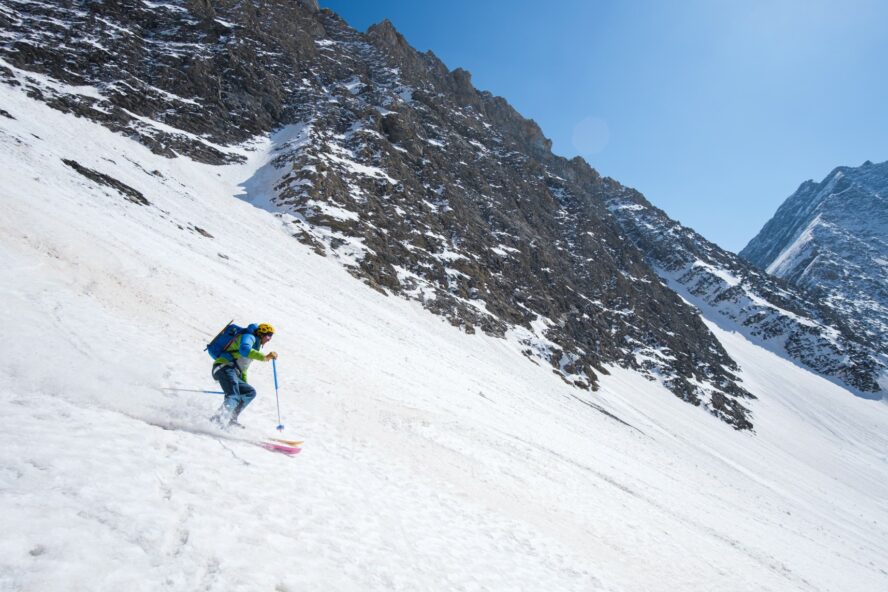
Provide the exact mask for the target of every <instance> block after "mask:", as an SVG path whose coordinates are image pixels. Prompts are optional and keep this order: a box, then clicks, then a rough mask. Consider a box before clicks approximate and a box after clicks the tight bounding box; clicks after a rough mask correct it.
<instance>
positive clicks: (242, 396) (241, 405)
mask: <svg viewBox="0 0 888 592" xmlns="http://www.w3.org/2000/svg"><path fill="white" fill-rule="evenodd" d="M238 392H239V396H238V405H237V408H236V409H235V413H234V415H232V419H233V420H236V419H237V416H238V415H240V414H241V411H243V410H244V409H245V408H246V407H247V405H249V404H250V403H251V402H252V401H253V399H255V398H256V389H254V388H253V387H252V386H250V385H249V384H247V383H246V382H243V381H242V380H238Z"/></svg>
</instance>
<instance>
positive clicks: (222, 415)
mask: <svg viewBox="0 0 888 592" xmlns="http://www.w3.org/2000/svg"><path fill="white" fill-rule="evenodd" d="M273 335H274V327H272V326H271V325H269V324H268V323H261V324H259V325H250V326H249V327H247V329H246V331H245V332H244V333H241V334H240V335H238V336H237V337H236V338H235V339H233V340H232V341H231V343H230V344H229V345H228V347H227V348H226V349H225V351H224V352H223V353H222V354H221V355H220V356H219V357H218V358H216V359H215V360H214V361H213V378H214V379H215V380H216V381H217V382H218V383H219V384H220V385H222V390H223V391H224V392H225V400H224V401H223V402H222V407H221V408H220V409H219V411H218V412H217V413H216V414H215V415H214V416H213V417H212V418H210V419H211V421H213V423H215V424H217V425H218V426H220V427H223V428H227V427H228V426H237V427H241V428H242V427H243V426H242V425H241V424H240V423H238V421H237V418H238V416H239V415H240V414H241V412H242V411H243V410H244V408H245V407H246V406H247V405H249V404H250V402H251V401H252V400H253V399H254V398H255V397H256V389H254V388H253V387H252V386H250V385H249V384H247V369H248V368H249V367H250V363H251V362H252V361H253V360H261V361H263V362H267V361H269V360H276V359H277V357H278V355H277V352H269V353H268V354H263V353H262V352H261V351H259V350H260V349H261V348H262V346H263V345H265V344H266V343H268V342H269V341H271V338H272V336H273Z"/></svg>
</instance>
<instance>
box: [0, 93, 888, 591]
mask: <svg viewBox="0 0 888 592" xmlns="http://www.w3.org/2000/svg"><path fill="white" fill-rule="evenodd" d="M0 104H2V105H3V109H4V110H6V111H7V112H8V113H9V114H10V115H11V116H12V117H14V119H10V118H6V117H2V116H0V143H2V150H0V171H2V173H0V175H2V182H0V206H2V211H3V216H0V237H2V239H0V278H2V281H0V304H2V306H0V313H2V316H0V320H2V323H3V326H4V329H5V334H6V341H5V342H6V344H7V348H6V350H5V351H4V355H3V356H2V357H0V375H2V376H3V382H2V386H0V404H2V408H3V413H2V414H0V504H2V507H3V513H2V525H3V530H2V532H3V534H2V535H0V590H4V591H6V590H16V591H41V592H42V591H47V590H91V591H104V590H109V591H110V590H113V591H115V592H117V591H119V590H122V589H123V590H128V591H140V590H182V591H192V590H210V591H226V592H228V591H238V590H243V591H256V590H267V591H275V592H295V591H302V590H362V591H363V590H411V591H413V590H509V591H512V590H558V591H571V590H577V591H580V590H582V591H599V590H601V591H604V590H613V591H617V590H624V591H633V592H634V591H660V590H662V591H667V590H668V591H698V590H720V591H726V590H727V591H732V590H738V591H739V590H773V591H787V590H806V591H826V590H835V591H842V592H846V591H860V592H873V591H876V590H886V589H888V560H886V553H885V548H886V546H888V545H886V543H888V458H886V450H888V406H886V405H885V404H884V403H882V402H874V401H866V400H863V399H860V398H857V397H854V396H851V395H850V394H849V393H848V392H847V391H845V390H843V389H842V388H840V387H838V386H836V385H834V384H832V383H830V382H828V381H826V380H824V379H822V378H819V377H817V376H815V375H813V374H811V373H809V372H807V371H805V370H803V369H801V368H799V367H797V366H795V365H793V364H791V363H790V362H787V361H786V360H783V359H780V358H779V357H778V356H776V355H774V354H773V353H771V352H768V351H766V350H764V349H762V348H760V347H758V346H756V345H755V344H752V343H750V342H749V341H747V340H746V339H745V338H744V337H743V336H742V335H740V334H738V333H731V332H727V331H725V330H723V329H721V328H720V327H719V326H718V325H716V324H710V328H711V329H712V331H713V332H714V333H715V334H716V335H717V336H718V337H719V339H721V341H722V342H723V344H724V345H725V347H726V348H727V350H728V352H729V353H730V354H731V356H732V357H734V359H736V360H737V361H738V362H739V363H740V364H741V366H742V367H743V372H742V377H743V380H744V384H745V386H746V387H747V388H748V389H749V390H751V391H752V392H754V393H755V394H756V395H758V396H759V399H758V400H757V401H754V402H753V403H752V405H753V410H754V412H755V423H756V426H757V433H755V434H750V433H740V432H736V431H734V430H731V429H730V428H729V427H727V426H726V425H725V424H724V423H722V422H720V421H718V420H717V419H715V418H712V417H711V416H709V415H708V414H707V413H705V412H704V411H702V410H700V409H695V408H694V407H692V406H689V405H688V404H687V403H685V402H683V401H680V400H679V399H677V398H676V397H674V396H673V395H672V394H671V393H669V392H667V391H666V390H665V389H663V388H662V387H661V386H658V385H657V384H656V383H654V382H649V381H647V380H645V379H643V378H642V377H640V376H639V375H637V374H634V373H632V372H628V371H625V370H622V369H619V368H612V369H611V374H610V375H609V376H605V377H603V379H602V389H601V391H599V392H597V393H588V392H585V391H581V390H578V389H575V388H571V387H569V386H568V385H566V384H565V383H564V382H563V381H562V380H561V379H560V378H558V377H557V376H555V375H554V374H553V373H552V371H551V368H544V367H541V366H537V365H536V364H534V363H531V362H530V361H528V359H527V358H525V357H524V356H523V355H522V353H521V350H522V348H523V347H524V346H522V344H521V343H520V340H518V339H514V338H513V339H509V340H500V339H494V338H490V337H486V336H483V335H473V336H468V335H466V334H464V333H463V332H461V331H459V330H457V329H455V328H453V327H451V326H450V325H449V324H448V323H446V321H444V320H443V319H442V318H440V317H437V316H433V315H431V314H430V313H428V312H427V311H425V310H423V309H422V308H421V306H420V305H419V303H416V302H411V301H406V300H402V299H400V298H389V297H385V296H384V295H382V294H380V293H378V292H376V291H374V290H372V289H370V288H369V287H367V286H365V285H364V284H362V283H361V282H359V281H357V280H355V279H354V278H353V277H352V276H350V275H349V274H348V273H347V272H346V271H345V270H344V269H343V268H342V267H341V266H340V265H339V264H338V263H337V262H336V261H334V260H332V259H328V258H323V257H320V256H318V255H315V254H314V253H313V252H312V251H311V250H310V249H308V248H307V247H305V246H304V245H302V244H301V243H299V242H297V241H296V240H294V239H293V238H292V237H291V236H290V235H291V233H292V231H291V226H292V224H293V223H294V222H293V221H292V220H286V219H285V218H284V217H282V216H280V215H275V214H274V213H270V212H268V211H265V210H263V209H261V208H258V207H255V206H254V205H252V204H251V203H250V198H249V195H247V196H245V195H244V194H245V192H247V193H248V194H250V193H252V192H255V193H256V195H257V196H260V198H259V201H262V200H263V199H264V195H263V193H262V192H263V191H267V188H265V189H263V188H262V187H259V186H256V185H255V184H256V183H257V179H256V178H255V175H254V174H255V172H256V171H257V170H259V169H260V168H261V167H262V166H263V165H265V164H266V163H267V162H268V161H269V160H270V159H271V158H272V157H273V155H274V154H273V150H272V147H271V145H270V144H269V143H268V142H267V141H260V142H256V143H254V144H252V145H250V146H245V147H243V149H242V153H243V154H244V156H246V157H247V162H245V163H243V164H238V165H230V166H226V167H212V166H208V165H200V164H195V163H193V162H190V161H188V160H186V159H183V158H179V159H174V160H168V159H164V158H161V157H158V156H156V155H153V154H151V153H150V152H149V151H148V150H147V149H145V148H144V147H142V146H141V145H139V144H136V143H135V142H133V141H130V140H127V139H126V138H124V137H122V136H119V135H115V134H113V133H111V132H109V131H107V130H105V129H104V128H101V127H98V126H97V125H95V124H92V123H90V122H88V121H86V120H84V119H77V118H73V117H69V116H66V115H63V114H61V113H59V112H56V111H53V110H51V109H49V108H47V107H45V106H44V105H42V104H40V103H37V102H35V101H33V100H31V99H28V98H26V97H25V96H24V95H22V94H20V93H19V92H18V91H15V90H14V89H11V88H9V87H7V86H0ZM84 147H88V150H85V149H84ZM62 159H74V160H77V161H78V162H79V163H80V164H81V165H83V166H85V167H88V168H91V169H94V170H97V171H100V172H102V173H104V174H107V175H110V176H112V177H114V178H115V179H118V180H119V181H121V182H123V183H126V184H127V185H130V186H131V187H133V188H135V189H137V190H139V191H141V192H142V193H143V194H144V195H145V197H146V198H147V199H148V200H149V201H150V202H151V204H152V205H151V206H138V205H135V204H133V203H131V202H128V201H126V200H124V199H123V198H122V197H121V196H120V195H118V194H117V193H116V192H115V191H114V190H112V189H110V188H108V187H104V186H100V185H97V184H95V183H94V182H93V181H91V180H89V179H86V178H85V177H82V176H81V175H79V174H78V173H77V172H76V171H75V170H74V169H72V168H70V167H68V166H66V165H65V164H63V163H62ZM247 180H252V183H253V185H251V186H250V187H249V188H247V187H246V186H245V183H246V181H247ZM265 195H267V194H265ZM235 196H237V197H241V198H243V199H237V198H236V197H235ZM194 227H200V228H202V229H204V230H205V231H206V232H208V233H210V234H211V235H212V236H213V237H214V238H208V237H206V236H204V235H202V234H201V233H199V232H196V231H194V230H192V229H193V228H194ZM232 317H234V318H235V319H236V320H237V321H240V322H250V321H265V322H271V323H273V324H274V325H275V326H276V328H277V331H278V332H277V334H276V336H275V338H274V340H273V341H272V344H271V345H272V349H274V350H276V351H278V352H279V353H280V360H279V364H278V368H279V379H280V395H281V412H282V414H283V421H284V423H285V424H286V426H287V429H286V430H285V431H284V435H285V436H287V437H292V438H300V439H301V438H305V439H306V445H305V450H304V451H303V453H302V454H300V455H299V456H297V457H293V458H289V457H285V456H282V455H276V454H273V453H270V452H268V451H265V450H262V449H260V448H258V447H256V446H253V445H252V444H250V442H249V440H250V439H252V438H258V437H262V436H267V435H272V434H273V433H274V426H275V425H276V424H277V416H276V408H275V399H274V388H273V382H272V378H271V372H270V368H269V367H268V366H266V365H263V364H261V363H258V362H257V363H255V364H254V366H253V367H252V369H251V380H252V381H253V382H254V384H255V385H256V387H257V388H258V390H259V396H258V398H257V400H256V402H255V403H254V404H253V406H251V407H250V408H249V409H248V410H247V411H246V412H245V413H244V415H243V420H244V421H245V423H246V424H248V426H249V427H248V430H246V431H244V432H239V433H231V434H222V433H219V432H216V431H214V430H213V429H212V428H211V427H210V425H209V423H208V422H207V419H206V418H207V417H208V416H209V415H210V414H211V413H212V412H213V411H214V410H215V408H216V406H217V405H218V404H219V399H218V398H217V397H215V396H214V395H205V394H200V393H190V392H180V393H173V392H169V391H163V390H161V389H162V388H164V387H181V388H188V389H200V388H217V387H216V385H215V384H214V383H213V382H212V381H211V380H210V377H209V359H208V358H207V357H206V354H205V353H203V352H202V351H201V350H202V348H203V344H204V343H205V342H206V340H207V339H208V338H209V337H210V336H211V334H212V333H214V332H215V330H217V329H218V328H220V327H221V326H222V325H224V324H225V322H227V321H228V320H229V319H230V318H232Z"/></svg>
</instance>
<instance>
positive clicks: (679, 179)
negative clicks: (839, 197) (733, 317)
mask: <svg viewBox="0 0 888 592" xmlns="http://www.w3.org/2000/svg"><path fill="white" fill-rule="evenodd" d="M321 6H323V7H327V8H331V9H333V10H334V11H336V12H337V13H338V14H339V15H340V16H342V17H343V18H344V19H345V20H346V21H347V22H348V23H349V24H350V25H352V26H353V27H355V28H357V29H359V30H361V31H365V30H366V29H367V27H368V26H369V25H371V24H372V23H375V22H379V21H381V20H382V19H384V18H388V19H389V20H390V21H392V23H393V24H394V25H395V27H396V28H397V29H398V30H399V31H400V32H401V33H402V34H403V35H404V36H405V37H406V38H407V41H408V42H409V43H410V44H411V45H412V46H414V47H415V48H417V49H419V50H420V51H425V50H428V49H430V50H432V51H433V52H434V53H435V54H436V55H437V56H438V57H439V58H441V60H442V61H443V62H444V63H445V64H447V66H448V67H449V68H451V69H453V68H457V67H461V68H465V69H466V70H468V71H470V72H471V73H472V81H473V83H474V85H475V86H476V87H477V88H479V89H481V90H489V91H491V92H492V93H494V94H496V95H501V96H503V97H505V98H506V99H507V100H508V101H509V102H510V103H511V104H512V105H513V106H514V107H515V108H516V109H517V110H518V111H519V112H521V113H522V114H523V115H524V116H526V117H529V118H531V119H534V120H536V121H537V123H539V124H540V127H542V129H543V133H544V134H545V135H546V136H547V137H549V138H551V139H552V141H553V142H554V145H553V150H554V152H555V153H556V154H560V155H563V156H567V157H572V156H575V155H577V154H579V155H580V156H582V157H584V158H585V159H586V160H587V161H588V162H589V163H590V164H591V165H592V166H593V167H595V168H596V169H597V170H598V171H599V172H600V173H601V174H603V175H607V176H610V177H613V178H615V179H617V180H618V181H620V182H621V183H623V184H625V185H629V186H632V187H635V188H636V189H638V190H640V191H641V192H642V193H644V194H645V196H646V197H647V198H648V199H649V200H650V201H651V202H652V203H653V204H654V205H656V206H658V207H660V208H662V209H663V210H665V211H666V213H667V214H669V215H670V216H671V217H672V218H675V219H677V220H679V221H680V222H682V223H683V224H685V225H687V226H690V227H691V228H693V229H695V230H697V231H698V232H700V233H701V234H703V235H704V236H705V237H706V238H708V239H709V240H712V241H713V242H716V243H718V244H719V245H721V246H722V247H725V248H727V249H729V250H732V251H738V250H740V249H742V248H743V247H744V246H745V245H746V243H747V242H748V241H749V240H750V239H751V238H752V237H753V236H754V235H755V234H756V233H757V232H758V231H759V229H760V228H761V227H762V225H763V224H764V223H765V222H766V221H767V220H768V219H769V218H770V217H771V216H772V215H773V213H774V211H775V210H776V209H777V207H778V206H779V205H780V204H781V203H782V202H783V200H785V199H786V198H787V197H788V196H789V195H790V194H791V193H793V192H794V191H795V190H796V189H797V188H798V186H799V185H800V184H801V183H802V182H803V181H805V180H807V179H812V178H813V179H814V180H816V181H820V180H821V179H822V178H823V177H825V176H826V175H827V174H828V173H829V172H830V171H831V170H832V169H833V168H835V167H836V166H840V165H851V166H858V165H860V164H861V163H863V162H864V161H865V160H872V161H873V162H882V161H885V160H888V0H885V1H883V0H844V1H834V0H797V1H790V0H767V1H766V0H742V1H741V0H737V1H728V0H675V1H669V0H620V1H618V0H612V1H595V0H550V1H549V2H539V1H530V0H448V1H447V2H424V1H417V0H372V1H371V0H321Z"/></svg>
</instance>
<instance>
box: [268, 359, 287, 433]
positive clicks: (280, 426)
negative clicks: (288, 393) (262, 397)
mask: <svg viewBox="0 0 888 592" xmlns="http://www.w3.org/2000/svg"><path fill="white" fill-rule="evenodd" d="M271 370H272V372H274V400H275V401H276V402H277V410H278V425H277V429H278V431H282V430H283V429H284V424H282V423H281V398H280V396H278V369H277V360H272V361H271Z"/></svg>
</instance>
